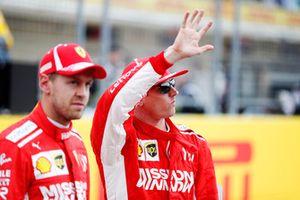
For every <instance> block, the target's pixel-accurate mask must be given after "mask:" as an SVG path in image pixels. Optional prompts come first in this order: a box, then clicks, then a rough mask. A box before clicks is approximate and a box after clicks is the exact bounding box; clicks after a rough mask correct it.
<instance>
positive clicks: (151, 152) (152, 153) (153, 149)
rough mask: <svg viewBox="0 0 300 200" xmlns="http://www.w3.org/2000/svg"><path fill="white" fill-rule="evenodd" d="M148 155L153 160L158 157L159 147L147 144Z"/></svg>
mask: <svg viewBox="0 0 300 200" xmlns="http://www.w3.org/2000/svg"><path fill="white" fill-rule="evenodd" d="M146 150H147V154H149V155H150V156H151V157H152V158H154V157H155V156H156V155H157V147H156V144H155V143H149V144H146Z"/></svg>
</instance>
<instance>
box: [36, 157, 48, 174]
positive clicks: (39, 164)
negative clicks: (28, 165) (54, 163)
mask: <svg viewBox="0 0 300 200" xmlns="http://www.w3.org/2000/svg"><path fill="white" fill-rule="evenodd" d="M36 169H37V170H39V172H40V173H41V174H46V173H49V172H50V171H51V163H50V161H49V160H48V159H47V158H45V157H40V158H39V159H37V161H36Z"/></svg>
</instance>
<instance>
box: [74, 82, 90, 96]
mask: <svg viewBox="0 0 300 200" xmlns="http://www.w3.org/2000/svg"><path fill="white" fill-rule="evenodd" d="M89 92H90V90H89V88H88V87H86V84H79V85H78V88H77V95H78V96H80V97H86V96H88V95H89Z"/></svg>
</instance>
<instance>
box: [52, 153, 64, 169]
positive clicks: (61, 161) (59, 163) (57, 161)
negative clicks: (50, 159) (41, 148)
mask: <svg viewBox="0 0 300 200" xmlns="http://www.w3.org/2000/svg"><path fill="white" fill-rule="evenodd" d="M54 162H55V165H56V166H57V167H58V168H59V169H63V168H64V167H65V162H64V159H63V156H62V155H58V156H55V157H54Z"/></svg>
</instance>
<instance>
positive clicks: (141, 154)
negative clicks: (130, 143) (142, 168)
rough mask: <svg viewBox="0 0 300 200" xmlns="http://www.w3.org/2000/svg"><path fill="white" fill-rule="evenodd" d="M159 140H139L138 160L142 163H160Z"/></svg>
mask: <svg viewBox="0 0 300 200" xmlns="http://www.w3.org/2000/svg"><path fill="white" fill-rule="evenodd" d="M158 149H159V148H158V142H157V140H138V159H139V160H142V161H159V151H158Z"/></svg>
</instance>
